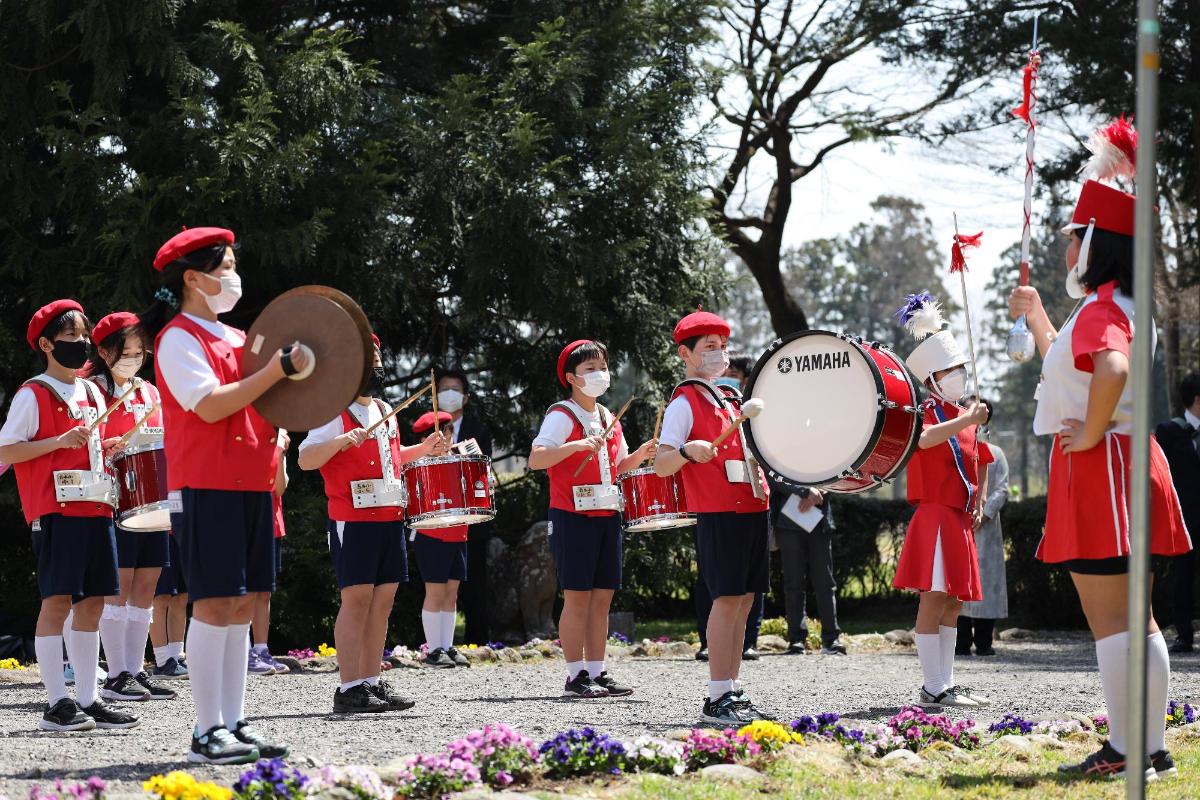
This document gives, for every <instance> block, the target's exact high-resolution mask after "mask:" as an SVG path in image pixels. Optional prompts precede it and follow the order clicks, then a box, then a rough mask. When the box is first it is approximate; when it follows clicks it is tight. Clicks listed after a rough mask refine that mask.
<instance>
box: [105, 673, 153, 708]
mask: <svg viewBox="0 0 1200 800" xmlns="http://www.w3.org/2000/svg"><path fill="white" fill-rule="evenodd" d="M100 697H102V698H103V699H105V700H120V701H123V702H128V703H139V702H141V701H142V700H149V699H150V690H149V689H147V688H146V687H145V686H142V685H141V684H140V683H138V682H137V681H136V680H134V679H133V676H132V675H130V674H129V673H128V672H122V673H121V674H120V675H118V676H116V677H115V678H109V679H108V680H106V681H105V682H104V686H103V687H101V689H100Z"/></svg>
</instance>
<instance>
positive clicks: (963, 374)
mask: <svg viewBox="0 0 1200 800" xmlns="http://www.w3.org/2000/svg"><path fill="white" fill-rule="evenodd" d="M933 388H934V389H935V390H936V391H937V393H938V394H939V395H941V397H942V399H943V400H946V401H947V402H950V403H957V402H958V401H959V400H960V399H962V396H963V395H964V394H966V393H967V371H966V370H965V369H956V370H954V372H951V373H950V374H949V375H946V376H945V377H943V378H942V379H941V380H938V379H934V381H933Z"/></svg>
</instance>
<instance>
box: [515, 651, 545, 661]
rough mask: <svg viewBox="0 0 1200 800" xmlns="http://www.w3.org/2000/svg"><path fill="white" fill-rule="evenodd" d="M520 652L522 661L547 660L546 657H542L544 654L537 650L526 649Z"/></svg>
mask: <svg viewBox="0 0 1200 800" xmlns="http://www.w3.org/2000/svg"><path fill="white" fill-rule="evenodd" d="M518 652H519V653H520V654H521V660H522V661H545V659H544V658H543V657H542V654H541V653H539V652H538V651H537V650H533V649H525V650H519V651H518Z"/></svg>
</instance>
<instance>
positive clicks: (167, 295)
mask: <svg viewBox="0 0 1200 800" xmlns="http://www.w3.org/2000/svg"><path fill="white" fill-rule="evenodd" d="M154 299H155V300H160V301H162V302H164V303H166V304H167V305H169V306H170V307H171V308H173V309H175V310H176V311H178V310H179V298H177V297H176V296H175V293H174V292H172V291H171V290H170V289H168V288H167V287H165V286H161V287H159V289H158V291H157V292H155V293H154Z"/></svg>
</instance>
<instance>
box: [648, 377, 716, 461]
mask: <svg viewBox="0 0 1200 800" xmlns="http://www.w3.org/2000/svg"><path fill="white" fill-rule="evenodd" d="M693 380H702V381H704V383H705V384H707V385H708V386H710V387H711V388H712V390H713V392H715V393H716V395H717V396H720V395H721V394H722V392H721V389H720V387H718V386H717V385H716V384H715V383H713V382H712V381H706V380H704V379H703V378H695V379H693ZM700 394H702V395H704V398H705V399H706V400H708V402H710V403H712V404H713V406H714V407H716V408H719V407H720V406H719V404H718V403H717V399H716V397H714V396H713V395H712V394H710V393H709V392H701V393H700ZM692 424H693V420H692V404H691V403H690V402H688V399H687V398H686V397H684V396H683V395H682V394H681V395H679V397H676V398H675V399H674V400H672V401H671V404H670V405H668V406H667V410H666V411H665V412H663V421H662V430H661V431H660V432H659V435H658V443H659V444H660V445H665V446H667V447H673V448H675V449H676V450H678V449H679V448H681V447H683V445H684V443H685V442H687V441H688V440H689V439H690V438H691V435H692Z"/></svg>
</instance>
